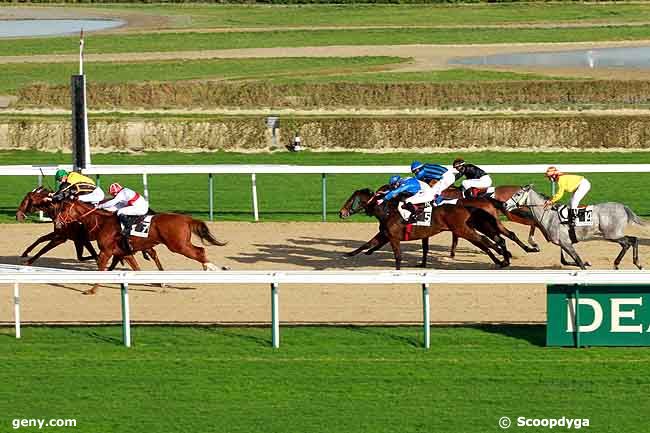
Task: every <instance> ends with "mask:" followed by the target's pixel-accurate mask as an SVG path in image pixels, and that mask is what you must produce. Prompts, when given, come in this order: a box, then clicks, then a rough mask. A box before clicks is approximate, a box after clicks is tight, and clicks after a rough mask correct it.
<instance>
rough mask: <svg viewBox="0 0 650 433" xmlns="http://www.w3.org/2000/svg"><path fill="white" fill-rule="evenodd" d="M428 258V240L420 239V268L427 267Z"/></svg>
mask: <svg viewBox="0 0 650 433" xmlns="http://www.w3.org/2000/svg"><path fill="white" fill-rule="evenodd" d="M428 256H429V238H426V237H425V238H422V263H420V267H421V268H426V267H427V257H428Z"/></svg>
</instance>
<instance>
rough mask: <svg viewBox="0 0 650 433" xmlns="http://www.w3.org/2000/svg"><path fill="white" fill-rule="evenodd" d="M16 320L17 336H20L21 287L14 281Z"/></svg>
mask: <svg viewBox="0 0 650 433" xmlns="http://www.w3.org/2000/svg"><path fill="white" fill-rule="evenodd" d="M14 321H15V322H16V338H20V288H19V287H18V283H14Z"/></svg>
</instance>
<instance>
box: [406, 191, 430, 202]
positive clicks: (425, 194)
mask: <svg viewBox="0 0 650 433" xmlns="http://www.w3.org/2000/svg"><path fill="white" fill-rule="evenodd" d="M434 197H435V194H434V193H433V188H427V189H421V190H420V191H418V192H416V193H415V194H413V195H412V196H411V197H409V198H407V199H406V200H404V202H405V203H413V204H420V203H428V202H431V201H433V198H434Z"/></svg>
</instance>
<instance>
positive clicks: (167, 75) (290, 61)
mask: <svg viewBox="0 0 650 433" xmlns="http://www.w3.org/2000/svg"><path fill="white" fill-rule="evenodd" d="M406 60H408V59H402V58H399V57H348V58H339V57H328V58H304V57H303V58H280V59H215V60H187V61H165V62H110V63H105V62H98V63H95V62H89V63H87V64H86V66H85V73H86V74H88V76H89V77H92V78H91V79H92V82H93V83H128V82H144V81H181V80H185V81H187V80H205V79H212V80H250V79H257V80H259V79H265V80H268V79H272V78H277V77H284V76H293V75H296V74H299V75H300V77H307V78H308V77H310V76H311V75H323V74H349V73H355V72H357V73H358V72H363V71H372V70H376V69H377V68H381V69H384V68H385V67H386V66H388V65H394V64H396V63H400V62H404V61H406ZM78 68H79V65H78V64H76V63H8V64H0V75H1V76H2V77H4V79H3V80H0V92H14V91H16V90H17V89H19V88H21V87H24V86H27V85H30V84H35V83H44V84H48V85H68V84H69V82H70V76H71V75H74V74H76V73H77V71H78ZM463 75H465V76H468V77H471V76H472V74H471V73H467V72H465V73H464V74H463ZM511 75H516V74H511ZM494 77H498V75H497V74H494ZM504 79H512V78H509V77H508V76H504ZM289 81H291V80H289Z"/></svg>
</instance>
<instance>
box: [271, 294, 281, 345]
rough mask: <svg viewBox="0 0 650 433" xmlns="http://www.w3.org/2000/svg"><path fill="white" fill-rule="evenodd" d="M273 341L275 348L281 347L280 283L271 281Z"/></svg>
mask: <svg viewBox="0 0 650 433" xmlns="http://www.w3.org/2000/svg"><path fill="white" fill-rule="evenodd" d="M271 341H272V343H273V348H274V349H277V348H279V347H280V308H279V299H278V283H271Z"/></svg>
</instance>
